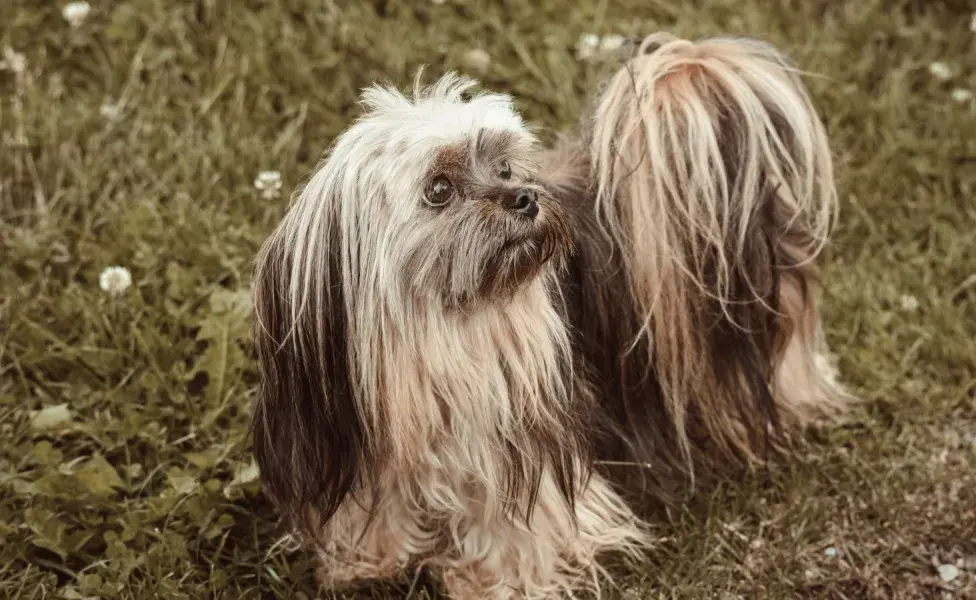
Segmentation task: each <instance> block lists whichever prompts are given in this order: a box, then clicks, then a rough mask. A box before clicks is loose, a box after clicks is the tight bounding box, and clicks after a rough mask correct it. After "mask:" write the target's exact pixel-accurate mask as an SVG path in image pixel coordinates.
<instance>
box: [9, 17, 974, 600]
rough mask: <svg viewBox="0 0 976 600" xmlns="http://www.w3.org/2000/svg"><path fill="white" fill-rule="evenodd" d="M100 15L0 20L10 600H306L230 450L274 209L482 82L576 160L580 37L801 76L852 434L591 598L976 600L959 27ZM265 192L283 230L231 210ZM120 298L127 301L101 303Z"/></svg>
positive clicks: (242, 405)
mask: <svg viewBox="0 0 976 600" xmlns="http://www.w3.org/2000/svg"><path fill="white" fill-rule="evenodd" d="M92 5H93V10H92V13H91V15H90V16H89V18H88V19H87V20H86V21H85V22H84V23H83V24H82V25H81V26H79V27H77V28H71V27H69V26H68V24H67V23H66V22H65V21H64V20H63V19H62V17H61V13H60V6H59V5H58V3H55V2H50V1H48V2H38V1H37V0H4V1H3V2H0V47H11V48H13V49H14V50H16V51H18V52H21V53H23V54H24V56H25V58H26V61H27V62H26V65H27V68H26V71H24V72H23V73H22V74H21V75H17V74H15V73H13V72H12V71H11V70H10V69H9V68H8V69H7V70H5V71H0V140H2V148H0V256H2V263H0V440H2V441H0V597H4V598H17V599H20V598H23V599H27V598H83V597H105V598H133V599H148V598H164V599H167V600H169V599H178V598H233V599H241V600H245V599H253V598H269V597H299V598H302V597H304V598H310V597H314V596H315V595H316V593H317V592H316V588H315V583H314V580H313V578H312V568H313V565H312V564H311V563H310V561H309V560H308V559H307V558H306V557H305V556H303V555H302V554H301V553H289V552H287V551H285V550H283V549H275V548H273V547H272V544H273V542H274V540H275V539H276V536H277V535H278V534H279V533H280V531H279V530H278V528H277V524H276V522H275V519H274V516H273V513H272V511H271V510H270V508H269V506H268V505H267V503H266V502H265V501H264V500H263V499H262V498H261V496H260V493H259V490H258V487H257V483H256V482H255V481H254V471H253V469H249V468H248V465H249V464H250V458H249V452H248V442H247V440H246V437H245V428H246V423H247V418H248V413H249V410H250V403H251V400H252V394H253V388H254V382H255V373H254V364H253V362H252V361H251V359H250V357H249V356H250V355H249V347H248V342H247V333H248V327H249V318H250V317H249V314H248V309H249V307H248V304H247V302H248V299H247V291H246V290H247V286H248V283H249V276H250V266H251V260H252V257H253V255H254V253H255V251H256V249H257V248H258V246H259V244H260V243H261V242H262V241H263V239H264V237H265V236H266V235H267V234H268V233H269V231H270V229H271V228H272V227H273V225H274V224H275V223H276V221H277V219H279V218H280V216H281V215H282V213H283V209H284V207H285V204H286V198H287V192H289V191H290V190H292V189H294V188H295V187H296V186H297V185H298V184H299V183H300V181H301V179H302V177H303V176H305V175H306V174H307V173H308V171H309V170H310V169H311V168H312V167H313V165H314V164H315V162H316V160H317V159H318V158H319V157H320V156H321V154H322V153H323V152H324V151H325V150H326V149H327V147H328V145H329V143H330V141H331V140H332V139H333V138H334V136H335V135H336V134H337V132H339V131H340V130H341V129H342V128H343V127H345V126H346V124H348V123H349V121H350V119H351V118H353V117H354V116H355V114H356V113H357V106H356V104H355V99H356V93H357V90H358V89H359V88H361V87H362V86H364V85H366V84H368V83H370V82H372V81H375V80H385V81H392V82H395V83H398V84H401V85H402V84H406V83H408V82H409V81H410V79H411V77H412V75H413V73H414V71H415V69H416V68H417V67H418V66H419V65H420V64H422V63H424V64H428V65H429V70H430V73H431V76H433V74H438V73H441V72H443V71H445V70H447V69H448V68H459V69H461V70H465V71H468V72H472V69H474V68H475V66H474V65H469V63H470V61H468V60H467V59H466V56H465V53H466V52H467V51H469V50H471V49H475V48H481V49H483V50H485V51H487V52H488V53H489V54H490V56H491V64H490V65H489V66H488V68H487V70H486V71H485V72H484V73H472V74H475V75H480V76H481V79H482V81H483V82H484V84H485V85H486V87H489V88H492V89H495V90H499V91H505V92H510V93H512V94H514V96H515V97H516V98H517V100H518V104H519V106H520V108H521V109H522V110H523V111H524V113H525V115H526V116H527V118H528V119H529V120H530V121H531V122H532V123H534V124H535V125H537V126H538V127H539V128H540V131H543V132H555V131H560V130H570V129H571V128H572V127H573V126H574V125H575V124H576V123H577V121H578V119H579V117H580V115H581V113H582V111H583V110H584V109H585V108H586V107H587V106H588V103H589V101H590V99H591V98H592V95H593V93H594V92H595V90H596V86H597V84H598V82H599V80H600V78H601V77H602V76H603V75H605V74H606V69H607V68H608V66H607V65H606V64H601V63H599V62H596V63H592V62H580V61H578V60H577V59H576V57H575V56H574V52H573V44H574V43H575V41H576V40H577V39H578V37H579V36H580V35H581V34H584V33H620V34H640V33H648V32H651V31H656V30H660V29H667V30H670V31H672V32H674V33H677V34H680V35H683V36H697V35H700V34H714V33H726V34H740V35H748V36H752V37H759V38H763V39H766V40H768V41H770V42H772V43H774V44H776V45H778V46H779V47H781V48H784V49H786V50H787V51H788V52H789V53H790V54H791V55H792V57H793V58H794V59H795V60H796V62H797V63H798V64H799V65H800V66H801V67H802V68H804V69H806V70H808V71H810V72H811V73H814V74H816V76H811V77H809V78H808V84H809V86H810V88H811V90H812V93H813V95H814V97H815V100H816V103H817V105H818V107H819V108H820V109H821V111H822V114H823V115H824V118H825V120H826V122H827V124H828V127H829V131H830V134H831V136H832V141H833V147H834V150H835V154H836V156H837V163H838V171H839V173H838V176H839V181H838V185H839V188H840V192H841V200H842V211H843V213H842V218H841V221H840V225H839V228H838V230H837V233H836V236H835V238H834V242H833V244H832V245H831V247H830V249H829V252H828V256H827V259H826V263H827V264H826V277H825V278H826V283H827V287H828V298H827V307H826V319H827V324H828V332H829V337H830V340H831V342H832V344H833V346H834V347H835V349H836V350H837V352H838V354H839V356H840V365H841V368H842V371H843V373H844V377H845V379H846V380H847V381H848V382H849V383H850V385H851V386H852V387H853V388H854V389H855V390H856V391H857V392H858V393H859V394H860V395H862V396H863V397H864V398H865V399H866V400H867V402H866V403H865V405H864V407H863V409H862V410H860V411H859V412H858V413H857V414H856V415H855V416H854V418H853V419H852V420H851V422H850V423H849V424H847V425H845V426H842V427H837V428H832V429H824V430H821V431H817V432H813V433H812V434H811V438H812V440H813V441H814V442H815V443H814V444H813V447H812V449H811V451H810V453H809V454H807V455H806V456H805V457H804V458H803V459H801V460H800V461H798V462H796V463H793V464H790V465H787V466H785V467H784V468H781V469H778V470H776V471H774V472H772V473H770V474H768V475H766V476H763V477H757V478H756V479H755V480H752V481H744V482H740V483H737V484H735V485H727V486H723V487H721V488H720V489H717V490H714V491H711V492H709V493H708V494H706V495H704V496H703V497H702V498H701V499H700V500H698V501H696V502H694V503H691V504H689V505H688V507H687V508H686V509H685V510H682V511H676V512H674V513H673V514H669V515H661V517H660V522H659V523H658V524H657V526H658V528H659V532H660V534H661V536H662V538H663V540H662V543H661V547H660V548H659V549H658V550H657V551H656V552H654V553H653V554H652V555H651V556H650V557H649V559H648V564H647V566H646V568H644V569H641V571H640V572H632V573H626V574H624V575H622V576H621V578H620V579H619V581H618V583H619V585H620V588H621V589H622V590H628V591H626V592H614V593H613V594H611V596H626V597H632V598H722V599H731V598H838V599H842V598H851V599H854V598H857V599H861V598H877V599H889V598H895V599H908V598H943V597H953V598H976V105H974V103H973V100H972V99H969V100H968V101H965V100H964V101H958V100H954V99H953V98H952V94H951V93H952V90H953V89H954V88H963V89H969V90H973V89H974V87H976V62H974V61H973V57H974V54H973V53H974V52H976V33H973V32H972V31H970V29H969V23H970V18H971V17H970V15H971V14H972V12H973V10H974V9H976V5H974V4H972V3H967V2H964V1H950V0H944V1H936V0H927V1H923V0H916V1H900V2H899V1H892V0H859V1H857V2H855V1H850V2H842V1H839V0H838V1H834V2H828V1H827V0H818V1H813V0H781V1H772V0H741V1H738V2H734V1H732V0H619V1H610V0H608V1H604V2H595V3H592V4H587V3H582V2H575V1H573V0H541V1H539V2H529V1H528V0H509V1H507V2H505V3H501V2H497V3H496V2H488V1H484V2H474V1H468V0H464V1H462V0H447V1H445V2H443V3H437V2H431V1H417V2H413V3H412V4H410V5H407V4H405V3H404V4H401V3H399V2H395V1H382V0H380V1H375V2H353V1H348V2H342V1H338V0H337V1H332V0H315V1H313V0H280V1H270V0H247V1H245V0H234V2H233V3H232V2H231V0H195V1H189V0H181V1H177V0H126V1H121V0H120V1H115V2H112V1H109V0H92ZM935 61H940V62H943V63H945V64H946V65H947V66H948V67H949V68H950V70H951V72H952V79H951V81H943V80H941V79H940V78H938V77H936V76H934V75H933V73H931V72H930V70H929V65H930V64H931V63H933V62H935ZM106 102H109V103H111V104H112V105H113V106H114V107H115V111H114V112H115V114H114V115H113V111H112V110H106V111H104V114H103V111H102V110H101V107H102V106H103V104H104V103H106ZM268 169H270V170H278V171H280V172H281V174H282V180H283V192H285V193H284V194H283V195H282V197H280V198H277V199H266V198H263V197H262V196H261V194H260V193H259V192H258V191H257V190H256V189H255V188H254V186H253V181H254V179H255V176H256V175H257V173H258V172H259V171H261V170H268ZM116 264H118V265H124V266H125V267H127V268H128V269H130V270H131V272H132V276H133V285H132V287H131V288H130V289H129V290H127V291H126V292H125V293H124V294H123V295H122V296H120V297H111V296H109V295H108V294H106V293H104V292H103V291H102V290H101V289H99V283H98V278H99V273H100V272H101V271H102V269H104V268H105V267H107V266H110V265H116ZM39 411H42V412H39ZM834 553H836V555H835V556H830V555H832V554H834ZM949 563H952V564H958V565H959V566H960V570H961V574H960V575H959V577H958V578H957V579H955V580H954V581H952V582H949V583H947V582H944V581H942V580H940V579H939V577H938V576H937V571H936V565H939V564H949ZM404 593H405V592H404V591H395V590H393V591H390V590H379V589H373V590H372V591H369V592H367V593H366V596H367V597H369V596H372V597H401V596H403V595H404ZM422 593H423V592H421V593H418V594H417V597H420V596H421V595H422Z"/></svg>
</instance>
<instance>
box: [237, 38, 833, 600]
mask: <svg viewBox="0 0 976 600" xmlns="http://www.w3.org/2000/svg"><path fill="white" fill-rule="evenodd" d="M473 85H474V82H473V81H469V80H465V79H462V78H459V77H457V76H455V75H448V76H445V77H444V78H442V79H441V80H440V81H439V82H438V83H437V84H436V85H434V86H432V87H430V88H422V87H421V86H420V85H419V77H418V84H417V85H416V87H415V90H414V94H413V97H412V98H408V97H405V96H404V95H402V94H401V93H399V92H397V91H396V90H394V89H390V88H381V87H373V88H370V89H368V90H366V91H365V92H364V94H363V96H362V102H363V105H364V107H365V113H364V115H363V116H362V117H361V118H360V119H359V120H358V121H357V122H356V123H354V124H353V125H352V126H351V127H350V128H348V129H347V130H346V131H345V132H344V133H343V134H342V135H341V136H340V137H339V138H338V139H337V140H336V142H335V144H334V146H333V148H332V151H331V153H330V154H329V157H328V158H327V159H326V160H325V162H324V163H323V164H322V165H321V166H320V168H318V169H317V171H316V172H315V174H314V176H313V177H312V178H311V180H310V181H309V182H308V184H307V185H306V186H305V187H304V189H303V190H302V192H301V194H300V195H299V196H298V197H297V200H296V202H294V203H293V205H292V207H291V208H290V210H289V211H288V213H287V215H286V216H285V218H284V220H283V222H282V223H281V224H280V226H279V227H278V228H277V229H276V230H275V231H274V233H273V234H272V235H271V237H270V239H269V240H268V241H267V243H266V244H265V246H264V247H263V249H262V251H261V253H260V255H259V257H258V262H257V273H256V277H255V305H256V312H257V317H258V318H257V327H256V334H255V335H256V346H257V351H258V359H259V363H260V367H261V373H262V387H261V391H260V396H259V399H258V402H257V405H256V409H255V413H254V419H253V433H254V445H255V453H256V456H257V460H258V464H259V466H260V469H261V477H262V480H263V482H264V485H265V488H266V490H267V492H268V494H269V496H270V497H271V498H272V500H273V501H274V503H275V505H276V506H277V508H278V509H279V510H280V511H281V513H282V514H283V516H284V517H285V518H286V519H287V521H288V523H289V524H290V526H291V528H292V531H294V533H295V535H296V537H297V538H298V539H299V540H300V541H301V542H303V543H304V544H306V545H308V546H309V547H310V548H312V549H314V550H315V551H316V552H317V553H318V555H319V557H320V559H321V569H320V579H321V580H322V582H323V583H324V584H326V585H328V586H330V587H341V586H345V585H348V584H351V583H354V582H357V581H358V580H362V579H371V578H384V577H389V576H393V575H395V574H397V572H398V571H400V570H402V569H404V568H406V567H408V566H414V565H423V566H426V567H429V568H432V569H433V570H435V571H436V572H438V573H440V574H441V576H442V579H443V581H444V584H445V587H446V590H447V593H448V595H449V596H451V597H453V598H459V599H475V598H478V599H481V598H547V597H553V596H558V595H560V594H566V593H571V592H572V591H573V590H576V589H578V588H583V587H589V588H592V589H597V590H598V589H599V585H600V579H601V577H599V575H600V574H601V573H602V572H603V570H602V569H601V568H600V567H599V565H598V563H597V557H598V556H599V555H601V554H603V553H605V552H615V553H623V554H624V555H625V556H636V555H637V554H638V553H639V551H640V550H641V549H642V548H643V547H644V546H646V545H647V544H648V543H649V539H650V538H649V536H648V533H647V526H646V525H645V524H644V522H643V521H642V520H641V518H639V516H638V515H639V513H640V512H641V511H640V509H641V508H642V507H645V506H646V505H647V503H648V501H650V500H662V501H670V500H674V499H676V498H679V497H680V493H682V492H683V491H686V490H687V489H689V488H690V484H691V483H692V482H693V481H694V480H695V477H697V478H698V480H701V479H702V478H707V477H717V476H722V475H725V474H728V473H732V472H734V469H741V468H743V467H748V466H749V465H752V464H755V463H756V462H757V461H759V460H763V459H764V458H765V457H767V456H769V455H770V452H776V451H781V450H784V449H786V448H788V447H789V446H790V440H791V439H792V437H793V434H794V433H795V432H796V431H798V429H799V428H800V427H802V426H803V425H804V424H806V423H808V422H809V421H810V420H811V419H813V418H815V417H818V416H821V415H824V414H827V413H830V412H832V411H834V410H835V409H839V408H841V407H842V405H843V403H844V402H845V401H846V400H847V395H846V393H845V392H844V391H843V389H842V388H841V387H840V386H839V385H838V384H837V383H835V381H834V379H833V374H832V369H831V367H830V365H829V363H827V362H826V349H825V347H824V342H823V339H822V334H821V330H820V326H819V317H818V314H817V285H816V280H815V272H814V267H813V265H812V261H813V260H814V258H815V257H816V256H817V254H818V253H819V251H820V250H821V249H822V247H823V245H824V243H825V240H826V236H827V232H828V227H829V225H830V222H831V219H832V215H833V209H834V205H835V198H834V195H835V193H834V187H833V176H832V172H831V160H830V152H829V148H828V145H827V139H826V136H825V133H824V129H823V127H822V125H821V124H820V122H819V120H818V118H817V115H816V112H815V111H814V109H813V107H812V105H811V102H810V100H809V98H808V95H807V93H806V91H805V90H804V88H803V86H802V84H801V83H800V81H799V79H798V77H797V75H796V72H795V69H794V68H793V67H791V66H790V65H789V64H788V63H787V62H786V60H785V59H784V58H783V57H782V56H781V55H780V54H779V53H778V52H776V51H775V50H774V49H772V48H771V47H769V46H767V45H765V44H761V43H758V42H753V41H748V40H731V39H712V40H705V41H701V42H697V43H692V42H689V41H684V40H678V39H675V38H672V37H670V36H667V35H656V36H651V37H649V38H647V39H645V40H644V41H643V42H642V43H641V44H640V47H639V48H638V51H637V53H636V54H635V55H634V56H633V57H631V58H630V59H629V60H628V61H627V64H626V65H625V67H624V68H623V69H621V70H620V71H619V72H618V73H617V74H616V75H615V76H614V77H613V78H612V79H611V80H610V81H609V82H608V84H607V86H606V87H605V89H604V90H603V92H602V93H601V95H600V97H599V98H598V102H597V105H596V107H595V110H594V111H593V113H592V114H591V115H590V116H589V118H588V119H587V123H586V126H585V127H584V132H583V135H582V136H581V139H579V140H564V141H562V142H560V143H559V144H558V145H557V147H556V148H554V149H552V150H549V151H540V149H539V148H538V144H537V141H536V138H535V137H534V135H533V134H532V133H531V132H530V130H529V129H528V128H527V127H526V125H525V124H524V123H523V121H522V119H521V118H520V117H519V115H518V114H517V113H516V111H515V110H514V109H513V106H512V102H511V99H510V98H508V97H507V96H503V95H497V94H487V93H482V94H477V95H474V96H473V97H470V98H467V97H465V96H466V93H467V92H468V91H469V90H470V88H471V87H472V86H473Z"/></svg>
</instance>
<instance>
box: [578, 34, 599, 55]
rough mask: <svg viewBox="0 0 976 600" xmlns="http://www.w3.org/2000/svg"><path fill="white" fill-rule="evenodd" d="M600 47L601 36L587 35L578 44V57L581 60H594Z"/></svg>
mask: <svg viewBox="0 0 976 600" xmlns="http://www.w3.org/2000/svg"><path fill="white" fill-rule="evenodd" d="M599 46H600V36H598V35H596V34H593V33H585V34H583V35H581V36H580V38H579V40H578V41H577V42H576V56H577V58H579V59H580V60H587V59H590V58H593V55H594V54H596V49H597V48H598V47H599Z"/></svg>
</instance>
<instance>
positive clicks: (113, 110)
mask: <svg viewBox="0 0 976 600" xmlns="http://www.w3.org/2000/svg"><path fill="white" fill-rule="evenodd" d="M120 112H121V109H120V108H119V105H118V104H116V103H115V102H112V101H111V100H106V101H105V102H103V103H102V105H101V106H100V107H99V108H98V113H99V114H100V115H102V117H103V118H104V119H106V120H109V121H114V120H115V119H118V118H119V113H120Z"/></svg>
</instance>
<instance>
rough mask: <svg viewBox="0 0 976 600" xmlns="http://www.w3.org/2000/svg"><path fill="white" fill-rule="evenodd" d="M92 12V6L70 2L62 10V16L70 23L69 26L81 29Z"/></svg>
mask: <svg viewBox="0 0 976 600" xmlns="http://www.w3.org/2000/svg"><path fill="white" fill-rule="evenodd" d="M90 12H91V5H90V4H88V3H87V2H69V3H67V4H65V5H64V7H63V8H62V9H61V16H62V17H64V20H65V21H67V22H68V25H71V26H72V27H80V26H81V24H82V23H84V22H85V19H87V18H88V13H90Z"/></svg>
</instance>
